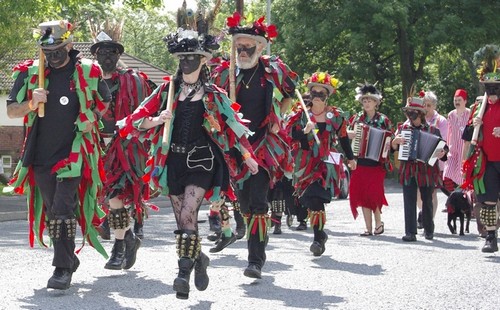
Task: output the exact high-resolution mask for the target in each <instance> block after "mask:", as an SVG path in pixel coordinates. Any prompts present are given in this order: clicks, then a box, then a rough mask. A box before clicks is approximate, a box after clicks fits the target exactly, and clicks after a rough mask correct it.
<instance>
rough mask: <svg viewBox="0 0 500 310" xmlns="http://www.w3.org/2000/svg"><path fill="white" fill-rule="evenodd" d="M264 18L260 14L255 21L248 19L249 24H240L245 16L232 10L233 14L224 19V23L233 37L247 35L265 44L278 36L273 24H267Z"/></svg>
mask: <svg viewBox="0 0 500 310" xmlns="http://www.w3.org/2000/svg"><path fill="white" fill-rule="evenodd" d="M264 19H265V18H264V16H262V17H260V18H259V19H257V20H256V21H253V22H251V21H250V25H241V22H242V20H246V18H245V17H242V16H241V15H240V13H238V12H234V14H233V15H231V16H229V17H228V18H227V19H226V25H227V27H228V29H229V33H230V34H231V35H232V36H233V39H236V38H238V37H249V38H252V39H254V40H257V41H258V42H261V43H262V44H267V42H269V41H272V40H273V38H276V37H277V36H278V31H277V29H276V26H275V25H273V24H271V25H267V24H266V23H265V22H264Z"/></svg>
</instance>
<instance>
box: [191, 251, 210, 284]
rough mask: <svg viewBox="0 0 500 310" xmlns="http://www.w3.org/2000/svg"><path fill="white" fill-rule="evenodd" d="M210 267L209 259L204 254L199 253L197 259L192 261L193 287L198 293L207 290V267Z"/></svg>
mask: <svg viewBox="0 0 500 310" xmlns="http://www.w3.org/2000/svg"><path fill="white" fill-rule="evenodd" d="M208 265H210V258H208V256H206V255H205V253H203V252H200V255H199V256H198V258H197V259H196V260H195V261H194V286H196V289H197V290H198V291H204V290H206V289H207V286H208V282H209V281H210V279H209V278H208V274H207V267H208Z"/></svg>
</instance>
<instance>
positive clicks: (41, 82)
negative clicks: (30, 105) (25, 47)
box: [38, 49, 45, 117]
mask: <svg viewBox="0 0 500 310" xmlns="http://www.w3.org/2000/svg"><path fill="white" fill-rule="evenodd" d="M38 88H45V54H44V53H43V51H42V49H40V57H39V58H38ZM44 116H45V102H39V103H38V117H44Z"/></svg>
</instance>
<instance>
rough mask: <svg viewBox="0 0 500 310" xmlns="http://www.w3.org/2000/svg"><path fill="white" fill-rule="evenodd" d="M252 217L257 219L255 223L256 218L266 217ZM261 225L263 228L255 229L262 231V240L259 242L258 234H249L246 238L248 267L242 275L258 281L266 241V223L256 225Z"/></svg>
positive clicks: (264, 259)
mask: <svg viewBox="0 0 500 310" xmlns="http://www.w3.org/2000/svg"><path fill="white" fill-rule="evenodd" d="M254 217H257V218H256V219H255V221H257V220H258V217H264V218H266V216H263V215H257V216H256V215H254ZM254 224H255V223H254ZM261 224H263V225H264V226H265V227H257V231H260V230H261V229H262V230H263V231H264V236H263V240H261V238H260V236H259V233H255V234H252V233H250V235H249V237H248V242H247V244H248V267H247V268H246V269H245V272H244V273H243V274H244V275H245V276H246V277H249V278H255V279H260V278H261V277H262V275H261V269H262V267H263V266H264V263H265V262H266V243H267V242H266V241H267V238H268V236H267V226H266V221H262V220H260V221H259V223H258V224H257V225H261ZM247 229H248V230H251V227H247Z"/></svg>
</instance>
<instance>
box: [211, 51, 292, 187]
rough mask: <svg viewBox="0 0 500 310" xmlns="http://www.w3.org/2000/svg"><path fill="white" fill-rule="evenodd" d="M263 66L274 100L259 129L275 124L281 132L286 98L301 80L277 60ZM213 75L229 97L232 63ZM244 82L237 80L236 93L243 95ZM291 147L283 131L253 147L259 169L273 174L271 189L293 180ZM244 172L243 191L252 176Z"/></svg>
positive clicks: (269, 134) (267, 60)
mask: <svg viewBox="0 0 500 310" xmlns="http://www.w3.org/2000/svg"><path fill="white" fill-rule="evenodd" d="M260 62H261V65H263V66H264V71H265V73H264V79H265V80H266V82H267V87H271V89H272V97H271V98H270V99H271V104H270V111H269V114H268V116H267V117H266V118H265V119H264V121H263V122H262V124H260V125H259V128H263V127H268V128H270V127H271V126H272V125H273V124H277V125H278V126H279V128H284V127H285V126H284V119H283V116H282V115H281V106H282V101H283V99H285V98H286V97H290V96H292V95H293V92H294V90H295V85H297V81H298V76H297V74H296V73H295V72H293V71H292V70H290V68H289V67H288V66H287V65H286V64H285V63H283V62H282V61H281V59H280V58H279V57H277V56H267V55H264V56H261V58H260ZM212 75H213V79H214V83H215V84H216V85H218V86H220V87H222V88H224V89H225V90H226V91H227V92H228V93H229V62H228V61H224V62H222V63H221V64H220V65H219V66H218V67H216V68H215V69H214V70H213V72H212ZM242 79H243V74H240V75H238V76H237V77H236V92H238V91H239V89H240V87H241V86H242V84H243V83H242V82H241V81H242ZM289 143H290V137H289V136H288V134H287V132H286V130H284V129H280V131H278V133H276V134H274V133H272V132H271V131H270V130H267V131H266V134H265V135H264V136H263V138H262V139H259V140H257V141H255V142H254V143H253V145H252V147H253V150H254V153H255V155H256V157H257V162H258V163H259V166H260V167H262V168H264V169H265V170H266V171H267V172H268V173H269V176H270V185H271V187H273V186H274V183H275V182H277V181H279V180H280V179H281V178H282V177H283V176H284V175H286V176H287V177H288V178H291V174H292V171H293V158H292V157H291V153H290V146H289ZM229 164H230V165H231V166H233V167H236V166H237V165H238V162H236V161H232V162H230V163H229ZM233 169H234V168H233ZM242 172H243V175H242V177H241V178H240V182H237V185H240V187H241V184H242V183H243V181H244V180H246V179H248V178H249V177H250V175H251V174H250V171H248V169H247V168H246V167H244V168H243V171H242Z"/></svg>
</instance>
